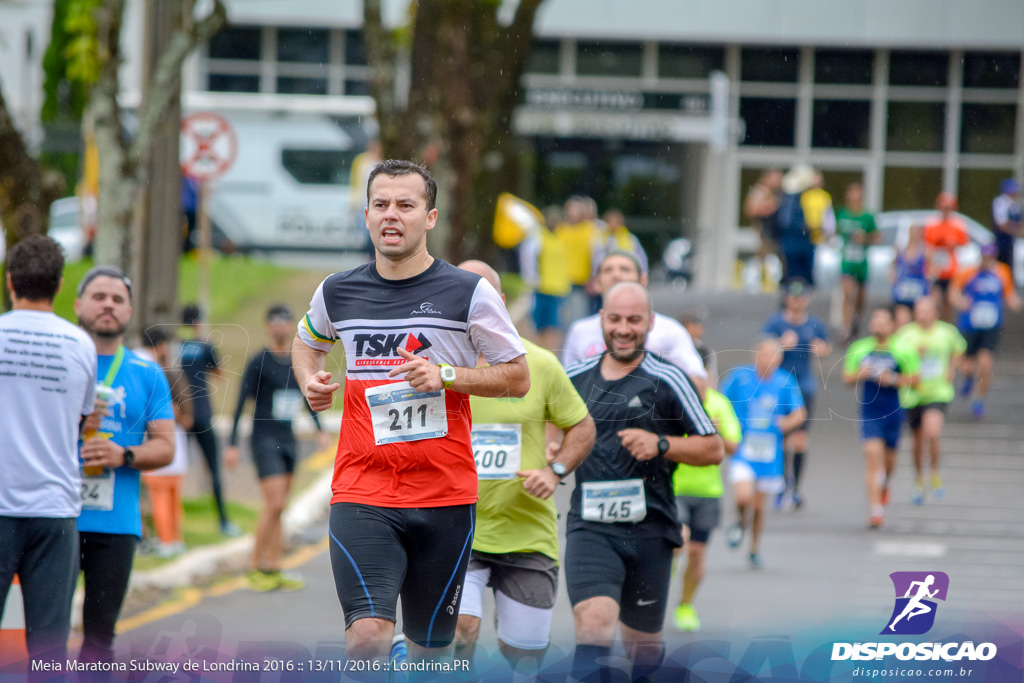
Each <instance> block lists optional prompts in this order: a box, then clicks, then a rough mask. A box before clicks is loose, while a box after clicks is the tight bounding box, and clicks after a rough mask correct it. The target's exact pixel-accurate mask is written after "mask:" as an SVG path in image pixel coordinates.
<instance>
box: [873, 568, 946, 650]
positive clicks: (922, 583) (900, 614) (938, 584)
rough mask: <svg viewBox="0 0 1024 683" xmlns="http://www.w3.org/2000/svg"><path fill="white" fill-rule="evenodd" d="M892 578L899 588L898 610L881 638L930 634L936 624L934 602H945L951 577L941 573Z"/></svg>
mask: <svg viewBox="0 0 1024 683" xmlns="http://www.w3.org/2000/svg"><path fill="white" fill-rule="evenodd" d="M889 578H890V579H892V583H893V586H894V587H895V588H896V606H895V607H893V610H892V616H890V617H889V623H888V624H887V625H886V627H885V628H884V629H882V631H881V635H890V634H894V633H895V634H899V635H904V636H919V635H921V634H923V633H927V632H928V631H929V630H930V629H931V627H932V625H933V624H934V623H935V610H936V609H937V605H936V603H935V600H942V601H945V600H946V592H947V591H949V576H947V575H946V574H944V573H942V572H893V573H892V574H890V575H889ZM901 596H902V597H901Z"/></svg>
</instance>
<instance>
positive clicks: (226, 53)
mask: <svg viewBox="0 0 1024 683" xmlns="http://www.w3.org/2000/svg"><path fill="white" fill-rule="evenodd" d="M262 50H263V29H261V28H259V27H256V26H226V27H224V28H222V29H221V30H219V31H217V33H215V34H214V35H213V37H212V38H210V45H209V55H210V59H247V60H258V59H259V58H260V53H261V52H262ZM211 89H212V88H211Z"/></svg>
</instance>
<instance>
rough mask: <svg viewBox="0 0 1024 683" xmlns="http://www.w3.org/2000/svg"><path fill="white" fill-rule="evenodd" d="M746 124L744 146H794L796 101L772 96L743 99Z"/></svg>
mask: <svg viewBox="0 0 1024 683" xmlns="http://www.w3.org/2000/svg"><path fill="white" fill-rule="evenodd" d="M740 118H742V119H743V122H744V124H745V126H746V136H745V137H744V139H743V144H744V145H760V146H764V147H792V146H793V144H794V141H795V139H796V100H792V99H776V98H772V97H744V98H741V99H740Z"/></svg>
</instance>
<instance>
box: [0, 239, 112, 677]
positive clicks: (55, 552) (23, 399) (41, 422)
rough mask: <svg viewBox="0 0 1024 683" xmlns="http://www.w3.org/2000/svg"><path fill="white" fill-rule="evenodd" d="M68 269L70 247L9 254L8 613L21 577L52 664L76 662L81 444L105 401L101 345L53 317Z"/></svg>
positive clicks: (29, 623)
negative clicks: (100, 387) (71, 642)
mask: <svg viewBox="0 0 1024 683" xmlns="http://www.w3.org/2000/svg"><path fill="white" fill-rule="evenodd" d="M63 271H64V255H63V253H62V251H61V248H60V245H58V244H57V243H56V242H54V241H53V240H52V239H50V238H49V237H46V236H43V235H34V236H31V237H27V238H25V239H23V240H22V241H21V242H19V243H18V244H17V245H16V246H15V247H14V248H13V249H11V251H10V253H9V254H8V255H7V277H6V280H7V282H6V285H7V287H8V288H9V289H10V290H11V300H12V303H13V310H12V311H11V312H9V313H5V314H3V315H0V405H2V406H3V407H4V408H3V410H2V411H0V471H2V472H3V476H0V616H2V615H3V608H4V604H5V603H6V601H7V593H8V591H9V590H10V587H11V583H12V581H13V579H14V575H15V574H17V575H18V578H19V579H20V581H21V591H22V596H23V600H24V606H25V634H26V640H27V644H28V652H29V656H30V657H31V659H32V660H33V661H38V660H44V661H47V662H49V661H59V662H63V661H64V660H65V658H66V656H67V644H66V643H67V639H68V631H69V629H70V624H71V597H72V595H73V593H74V590H75V579H76V577H77V569H78V561H77V558H78V531H77V529H76V528H75V519H76V518H77V517H78V514H79V512H81V509H82V491H81V477H80V475H79V468H78V437H79V433H80V430H81V429H82V425H83V423H84V418H85V417H86V416H88V415H90V414H91V413H92V412H93V407H94V405H93V404H94V401H95V395H96V347H95V345H94V344H93V342H92V340H91V339H90V338H89V336H88V335H87V334H86V333H85V332H83V331H82V330H81V329H79V328H78V327H77V326H75V325H72V324H71V323H69V322H68V321H66V320H64V319H62V318H60V317H58V316H57V315H56V314H54V312H53V299H54V297H55V296H56V294H57V290H59V289H60V285H61V282H62V279H63V278H62V273H63ZM88 427H89V425H87V424H86V425H85V428H88Z"/></svg>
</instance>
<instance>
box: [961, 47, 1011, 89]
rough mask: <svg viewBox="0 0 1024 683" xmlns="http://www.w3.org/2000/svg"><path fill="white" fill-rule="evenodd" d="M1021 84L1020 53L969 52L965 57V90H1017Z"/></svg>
mask: <svg viewBox="0 0 1024 683" xmlns="http://www.w3.org/2000/svg"><path fill="white" fill-rule="evenodd" d="M1019 84H1020V53H1019V52H968V53H967V54H965V55H964V87H965V88H1009V89H1011V90H1015V89H1016V88H1017V86H1018V85H1019Z"/></svg>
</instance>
